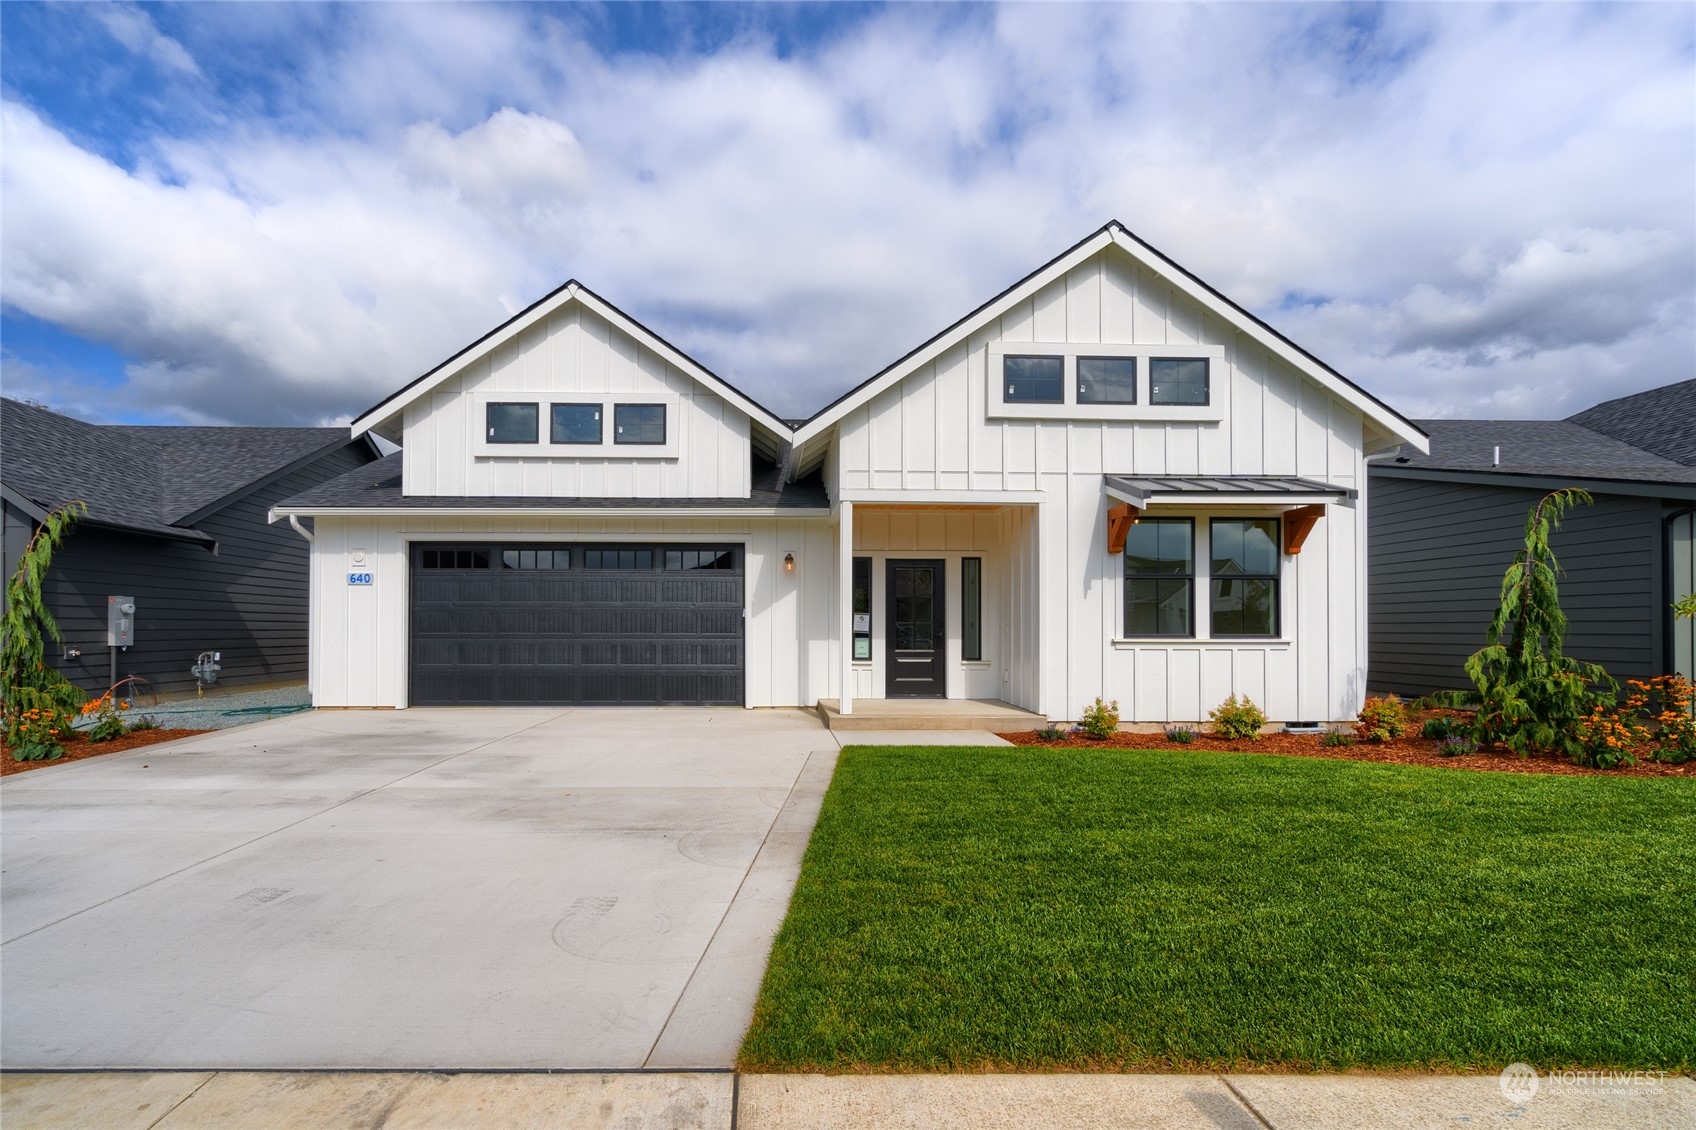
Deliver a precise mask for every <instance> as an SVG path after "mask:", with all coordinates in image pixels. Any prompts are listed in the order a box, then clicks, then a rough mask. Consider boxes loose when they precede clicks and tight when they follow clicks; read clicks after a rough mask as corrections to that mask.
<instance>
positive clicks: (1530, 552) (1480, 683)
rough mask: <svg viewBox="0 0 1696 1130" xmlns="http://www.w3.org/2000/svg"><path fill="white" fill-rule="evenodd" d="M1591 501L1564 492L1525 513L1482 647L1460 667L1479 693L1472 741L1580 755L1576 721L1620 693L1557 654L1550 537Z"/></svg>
mask: <svg viewBox="0 0 1696 1130" xmlns="http://www.w3.org/2000/svg"><path fill="white" fill-rule="evenodd" d="M1592 501H1593V500H1592V499H1591V497H1590V495H1589V494H1588V493H1586V492H1585V491H1582V490H1579V489H1577V488H1568V489H1566V490H1557V491H1554V492H1553V493H1551V494H1549V495H1546V496H1544V498H1543V499H1542V500H1541V501H1540V502H1538V503H1537V505H1536V506H1533V507H1532V508H1531V512H1530V514H1528V515H1527V516H1526V519H1525V548H1524V549H1522V550H1521V551H1520V552H1519V553H1517V554H1516V555H1515V556H1514V562H1513V565H1512V566H1510V567H1509V569H1508V571H1507V575H1506V576H1504V577H1503V578H1502V593H1501V604H1500V606H1499V607H1498V608H1497V609H1496V614H1495V616H1494V617H1493V618H1492V619H1491V621H1490V630H1489V633H1488V634H1487V635H1486V636H1485V640H1486V643H1485V646H1484V647H1483V648H1481V649H1480V650H1479V651H1477V652H1475V653H1474V654H1473V655H1472V657H1471V658H1470V659H1468V660H1467V661H1466V673H1467V676H1468V677H1469V678H1470V679H1471V680H1472V682H1473V685H1474V686H1476V687H1477V688H1478V716H1477V721H1476V722H1475V729H1476V731H1477V732H1476V736H1477V738H1478V739H1479V740H1480V741H1493V742H1501V743H1502V744H1503V745H1505V746H1507V747H1508V748H1509V749H1511V750H1513V751H1514V752H1515V753H1517V754H1519V755H1520V756H1521V757H1525V756H1526V755H1527V754H1529V753H1531V752H1533V751H1539V752H1543V751H1550V752H1554V751H1558V752H1560V753H1564V754H1566V755H1567V756H1569V757H1578V756H1580V755H1581V752H1582V746H1581V743H1580V742H1579V740H1578V734H1577V726H1578V722H1579V719H1580V718H1582V717H1583V716H1584V715H1585V714H1586V713H1588V709H1589V706H1590V703H1591V702H1592V701H1594V699H1595V698H1596V696H1597V694H1598V693H1600V694H1602V695H1604V696H1607V697H1610V698H1611V696H1612V695H1613V693H1614V692H1616V691H1618V689H1619V684H1618V683H1616V682H1615V681H1614V680H1613V678H1612V676H1610V675H1609V674H1608V673H1607V672H1606V671H1605V670H1603V669H1602V666H1601V664H1598V663H1585V662H1582V661H1580V660H1577V659H1573V658H1571V657H1570V656H1567V655H1565V654H1563V652H1562V651H1561V646H1562V643H1563V642H1564V640H1565V638H1566V615H1565V613H1563V612H1562V611H1561V602H1560V594H1559V592H1558V590H1557V586H1556V574H1557V571H1558V568H1559V566H1558V565H1557V564H1556V561H1555V554H1554V551H1553V550H1552V549H1550V548H1549V534H1550V532H1551V531H1553V530H1558V529H1560V524H1561V516H1562V515H1563V514H1565V513H1566V512H1567V511H1568V510H1570V509H1571V508H1572V507H1574V506H1588V505H1589V504H1590V503H1591V502H1592Z"/></svg>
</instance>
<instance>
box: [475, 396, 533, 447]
mask: <svg viewBox="0 0 1696 1130" xmlns="http://www.w3.org/2000/svg"><path fill="white" fill-rule="evenodd" d="M484 421H485V423H486V424H487V426H488V436H489V442H490V443H535V442H536V406H535V405H534V404H510V403H503V402H501V401H494V402H491V403H490V404H489V406H488V409H487V415H486V416H485V417H484Z"/></svg>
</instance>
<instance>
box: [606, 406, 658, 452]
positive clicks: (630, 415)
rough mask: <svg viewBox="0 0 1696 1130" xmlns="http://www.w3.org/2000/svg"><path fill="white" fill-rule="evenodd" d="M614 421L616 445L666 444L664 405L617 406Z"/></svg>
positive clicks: (613, 416)
mask: <svg viewBox="0 0 1696 1130" xmlns="http://www.w3.org/2000/svg"><path fill="white" fill-rule="evenodd" d="M612 419H613V437H612V438H613V442H614V443H664V442H665V405H663V404H615V405H613V408H612Z"/></svg>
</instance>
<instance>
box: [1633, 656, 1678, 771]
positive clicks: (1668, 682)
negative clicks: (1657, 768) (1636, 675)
mask: <svg viewBox="0 0 1696 1130" xmlns="http://www.w3.org/2000/svg"><path fill="white" fill-rule="evenodd" d="M1626 685H1627V686H1629V687H1630V688H1631V690H1630V692H1629V694H1628V695H1627V696H1626V700H1625V707H1626V709H1627V710H1628V711H1631V712H1632V713H1633V714H1635V715H1638V716H1645V717H1648V718H1649V719H1651V720H1652V721H1653V722H1654V724H1655V728H1656V733H1655V743H1656V744H1655V749H1654V750H1653V751H1651V752H1650V756H1651V757H1653V758H1654V759H1655V760H1656V761H1664V762H1666V763H1668V764H1669V765H1682V764H1683V763H1684V762H1686V761H1689V760H1691V759H1692V758H1696V715H1692V714H1691V712H1690V704H1691V701H1692V699H1696V684H1692V683H1691V681H1690V680H1689V679H1686V678H1685V677H1684V676H1682V675H1657V676H1655V677H1654V678H1652V679H1630V680H1628V681H1627V684H1626Z"/></svg>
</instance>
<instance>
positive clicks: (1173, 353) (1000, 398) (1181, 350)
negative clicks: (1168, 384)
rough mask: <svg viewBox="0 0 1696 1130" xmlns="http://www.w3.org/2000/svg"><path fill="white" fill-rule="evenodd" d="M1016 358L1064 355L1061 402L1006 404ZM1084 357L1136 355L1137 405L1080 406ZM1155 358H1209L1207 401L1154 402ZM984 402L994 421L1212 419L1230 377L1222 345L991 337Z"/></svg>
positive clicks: (1217, 416)
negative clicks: (1006, 369)
mask: <svg viewBox="0 0 1696 1130" xmlns="http://www.w3.org/2000/svg"><path fill="white" fill-rule="evenodd" d="M1009 356H1012V357H1059V358H1061V375H1060V390H1061V396H1062V397H1063V399H1062V400H1061V402H1060V403H1058V404H1020V403H1012V404H1009V403H1008V402H1007V398H1006V393H1007V383H1006V381H1005V380H1003V379H1002V362H1003V361H1004V360H1005V359H1006V358H1007V357H1009ZM1079 357H1134V358H1136V362H1137V402H1136V403H1135V404H1079V403H1078V358H1079ZM1156 357H1184V358H1188V357H1194V358H1201V359H1205V360H1206V361H1207V363H1208V364H1207V392H1208V397H1207V399H1208V402H1207V403H1206V404H1150V403H1149V365H1148V363H1149V361H1150V360H1151V359H1153V358H1156ZM984 372H985V381H986V389H985V393H986V395H985V400H984V403H985V404H986V405H987V408H988V412H987V415H988V418H989V419H991V420H1147V421H1159V422H1175V421H1186V422H1201V423H1212V422H1217V421H1220V420H1223V419H1224V418H1225V398H1224V396H1223V395H1222V391H1223V388H1224V385H1225V382H1226V381H1227V380H1229V379H1230V373H1229V370H1228V369H1227V368H1226V365H1225V347H1224V346H1222V345H1131V344H1129V343H1123V342H1075V341H1072V342H1052V341H992V342H990V343H989V345H988V347H987V352H986V354H985V363H984Z"/></svg>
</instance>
